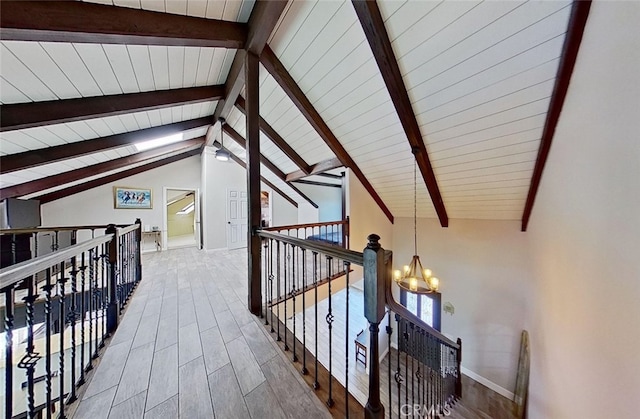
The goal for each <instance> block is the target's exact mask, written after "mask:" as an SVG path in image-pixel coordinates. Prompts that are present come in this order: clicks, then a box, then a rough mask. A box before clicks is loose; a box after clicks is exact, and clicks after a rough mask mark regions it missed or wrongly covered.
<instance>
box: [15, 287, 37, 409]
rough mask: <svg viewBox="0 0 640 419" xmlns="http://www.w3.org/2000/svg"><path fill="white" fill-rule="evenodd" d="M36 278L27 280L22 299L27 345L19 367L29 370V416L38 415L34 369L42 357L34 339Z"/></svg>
mask: <svg viewBox="0 0 640 419" xmlns="http://www.w3.org/2000/svg"><path fill="white" fill-rule="evenodd" d="M34 279H35V278H34V277H33V276H32V277H30V278H28V279H26V280H25V285H26V287H27V296H26V297H24V298H23V299H22V300H23V301H24V302H25V309H26V314H27V347H26V350H25V354H24V356H23V357H22V359H21V360H20V362H18V368H22V369H26V370H27V417H28V418H35V417H36V414H37V412H36V406H35V401H36V399H35V391H34V390H35V389H34V385H35V382H34V376H33V375H34V371H35V368H36V364H37V363H38V360H39V359H40V358H41V356H40V354H39V353H37V352H35V345H34V340H33V325H34V315H35V312H34V303H35V301H36V298H38V295H37V294H36V293H35V280H34Z"/></svg>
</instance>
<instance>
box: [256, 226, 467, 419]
mask: <svg viewBox="0 0 640 419" xmlns="http://www.w3.org/2000/svg"><path fill="white" fill-rule="evenodd" d="M257 234H258V235H259V236H260V237H261V238H262V241H263V258H262V259H263V269H262V272H263V276H262V281H263V283H262V295H263V296H264V302H263V311H262V314H263V315H264V321H265V325H268V326H269V328H270V331H271V332H272V333H273V334H274V335H275V338H276V340H277V341H279V342H281V345H282V346H283V349H284V350H285V351H287V352H291V360H292V361H293V362H294V363H298V364H299V367H300V371H301V373H302V375H303V377H304V378H305V380H306V381H307V382H308V383H309V384H310V385H311V386H312V387H313V388H314V389H315V390H316V393H317V394H318V396H319V397H320V398H322V399H324V400H325V401H326V404H327V405H328V406H329V407H330V408H331V410H332V413H334V416H335V415H336V414H338V415H340V416H342V415H344V416H345V417H349V416H360V415H361V414H362V411H363V410H364V415H365V417H367V418H383V417H385V416H387V417H390V418H391V417H407V416H413V415H414V412H416V410H415V409H423V410H425V411H428V410H429V409H433V411H434V412H435V413H436V414H440V415H442V414H443V413H446V410H447V409H449V408H450V405H451V404H452V403H453V402H454V401H455V400H456V398H459V397H461V385H460V383H461V382H460V360H461V343H460V341H458V342H457V343H456V342H452V341H451V340H449V339H448V338H446V337H445V336H444V335H442V334H441V333H439V332H438V331H436V330H435V329H433V328H431V327H430V326H428V325H427V324H426V323H424V322H423V321H422V320H421V319H419V318H418V317H417V316H416V315H414V314H413V313H411V312H409V311H408V310H407V309H406V308H405V307H404V306H402V305H400V304H398V303H396V302H395V300H394V298H393V295H392V293H391V284H392V280H391V266H392V252H390V251H385V250H384V249H382V248H381V247H380V244H379V242H378V240H379V237H378V236H376V235H371V236H369V244H368V245H367V247H366V248H365V249H364V252H362V253H360V252H355V251H352V250H347V249H344V248H341V247H339V246H335V245H331V244H327V243H323V242H318V241H313V240H309V239H306V238H297V237H292V236H290V235H285V234H279V233H274V232H272V231H265V230H259V231H257ZM354 266H362V267H363V277H364V281H363V291H364V292H363V297H362V298H361V300H362V301H363V302H362V304H363V311H364V313H362V312H359V313H355V312H354V313H351V312H350V293H352V292H353V291H355V290H353V289H352V288H354V287H353V285H354V282H355V281H354V280H355V279H358V280H359V279H360V278H353V272H354V269H353V267H354ZM339 267H343V269H341V272H340V273H341V275H334V274H335V273H336V272H338V271H336V269H339ZM321 278H331V279H329V280H328V281H326V283H321ZM300 289H303V290H304V292H300V291H299V290H300ZM338 291H339V292H338ZM288 296H290V298H288ZM337 304H340V305H341V307H340V310H339V312H340V316H344V318H337V317H336V315H337V311H336V308H337V307H338V306H337ZM342 305H343V306H342ZM342 307H344V308H342ZM363 314H364V315H363ZM354 316H356V317H358V318H360V319H362V321H363V322H365V323H368V326H367V328H368V332H369V333H368V341H367V342H364V345H366V346H367V351H368V356H367V357H366V358H367V359H368V365H367V366H368V373H367V374H366V376H367V378H366V380H365V381H366V382H368V387H367V388H366V395H365V398H366V400H365V401H361V402H360V403H361V404H362V405H365V406H364V409H363V407H362V406H361V405H360V404H359V403H358V402H359V400H358V398H355V397H354V394H356V393H357V392H358V391H361V390H362V388H361V387H362V385H361V383H356V384H357V385H356V386H354V385H353V384H351V383H350V376H353V372H352V371H351V370H350V368H351V367H352V366H353V365H355V364H356V363H357V362H359V361H358V360H357V359H355V351H354V350H353V349H355V347H354V346H355V345H354V344H355V341H356V339H358V338H360V337H361V335H360V334H359V329H358V328H357V327H353V323H354V321H353V320H354V319H353V317H354ZM385 317H387V319H388V320H387V327H386V332H387V334H388V337H387V339H386V341H387V344H388V348H386V349H388V351H387V350H386V349H385V352H386V355H385V357H384V359H383V360H382V364H383V365H382V366H385V368H384V369H383V368H382V366H381V362H380V361H381V360H380V355H381V354H380V344H381V342H380V339H379V327H380V324H381V322H382V321H383V320H384V319H385ZM365 319H366V320H365ZM356 320H357V319H356ZM394 330H397V331H398V332H397V333H396V334H395V335H394V334H393V332H394ZM337 338H339V339H337ZM337 340H339V341H340V344H338V345H336V344H335V343H334V341H337ZM360 343H362V342H360ZM394 345H395V347H394ZM352 353H353V354H354V356H353V357H352V356H351V355H352ZM385 373H386V374H385ZM358 381H359V380H358ZM392 386H393V387H392ZM358 387H360V388H358ZM392 390H394V391H392ZM385 393H386V394H385ZM383 396H384V397H383ZM360 400H361V399H360ZM365 402H366V403H365ZM432 406H433V407H432ZM385 412H386V413H385Z"/></svg>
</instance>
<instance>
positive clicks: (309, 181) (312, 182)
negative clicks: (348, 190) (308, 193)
mask: <svg viewBox="0 0 640 419" xmlns="http://www.w3.org/2000/svg"><path fill="white" fill-rule="evenodd" d="M293 183H299V184H301V185H313V186H328V187H331V188H342V185H338V184H336V183H327V182H316V181H315V180H303V179H300V180H294V181H293Z"/></svg>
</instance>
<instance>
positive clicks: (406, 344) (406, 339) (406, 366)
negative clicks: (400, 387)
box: [402, 321, 413, 405]
mask: <svg viewBox="0 0 640 419" xmlns="http://www.w3.org/2000/svg"><path fill="white" fill-rule="evenodd" d="M403 323H404V327H403V329H404V333H403V335H402V336H403V337H404V376H405V377H406V380H404V404H405V405H408V404H409V378H411V379H412V380H413V377H412V376H411V375H410V374H409V322H408V321H404V322H403Z"/></svg>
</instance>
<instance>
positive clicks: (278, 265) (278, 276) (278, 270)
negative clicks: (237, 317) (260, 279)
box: [275, 241, 282, 342]
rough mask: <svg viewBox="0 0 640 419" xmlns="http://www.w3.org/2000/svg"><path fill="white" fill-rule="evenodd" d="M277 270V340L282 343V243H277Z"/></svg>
mask: <svg viewBox="0 0 640 419" xmlns="http://www.w3.org/2000/svg"><path fill="white" fill-rule="evenodd" d="M276 268H277V273H276V274H277V277H276V281H277V282H276V288H277V292H278V298H276V300H275V301H276V303H277V306H276V307H278V314H277V315H276V316H277V317H278V337H277V338H276V340H277V341H278V342H280V341H281V340H282V338H281V337H280V323H282V318H280V290H281V288H280V272H281V271H280V242H279V241H277V242H276Z"/></svg>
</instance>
